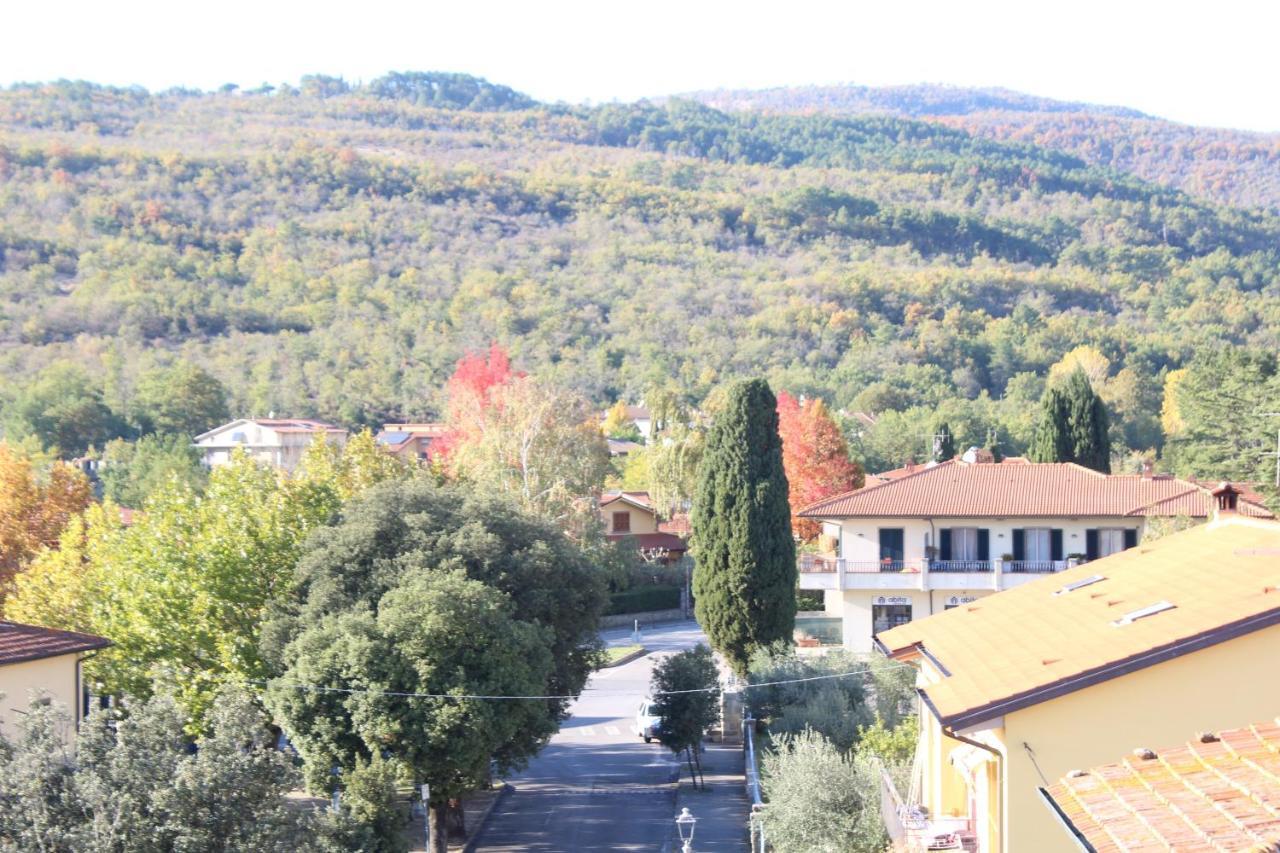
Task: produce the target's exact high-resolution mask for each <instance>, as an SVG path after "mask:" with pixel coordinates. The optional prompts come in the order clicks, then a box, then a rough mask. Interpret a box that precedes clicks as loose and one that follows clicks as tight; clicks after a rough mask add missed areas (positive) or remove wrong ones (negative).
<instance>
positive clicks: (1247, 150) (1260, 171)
mask: <svg viewBox="0 0 1280 853" xmlns="http://www.w3.org/2000/svg"><path fill="white" fill-rule="evenodd" d="M682 97H688V98H691V99H693V100H697V101H699V102H700V103H705V104H707V105H709V106H713V107H716V108H719V109H729V110H752V111H761V112H767V113H784V114H785V113H802V114H812V113H826V114H830V115H839V116H850V115H871V114H877V115H893V116H903V117H916V118H923V119H927V120H931V121H939V122H942V123H944V124H947V125H948V126H950V127H957V128H961V129H964V130H967V131H969V132H972V133H975V134H978V135H980V136H983V137H987V138H991V139H999V140H1008V141H1018V142H1028V143H1032V144H1035V145H1041V146H1045V147H1047V148H1055V149H1059V150H1061V151H1065V152H1068V153H1070V154H1074V155H1076V156H1078V157H1080V158H1081V159H1083V160H1084V161H1086V162H1088V163H1091V164H1094V165H1099V166H1106V167H1110V168H1114V169H1117V170H1120V171H1124V172H1131V173H1133V174H1135V175H1139V176H1141V177H1143V178H1146V179H1147V180H1150V181H1155V182H1158V183H1162V184H1165V185H1168V186H1171V187H1175V188H1178V189H1181V190H1184V191H1186V192H1188V193H1191V194H1193V195H1197V196H1200V197H1203V198H1207V199H1212V200H1215V201H1218V202H1223V203H1226V204H1235V205H1240V206H1246V207H1266V208H1269V209H1272V210H1275V209H1280V134H1274V133H1272V134H1266V133H1251V132H1248V131H1242V130H1229V129H1222V128H1208V127H1193V126H1190V125H1184V124H1178V123H1177V122H1172V121H1165V120H1163V119H1159V118H1154V117H1151V116H1146V115H1143V114H1142V113H1140V112H1138V111H1137V110H1131V109H1127V108H1124V107H1113V106H1101V105H1097V104H1083V103H1077V102H1069V101H1055V100H1051V99H1048V98H1037V97H1035V96H1032V95H1024V94H1022V93H1019V92H1011V91H1008V90H1006V89H968V88H961V87H954V86H930V85H915V86H887V87H880V88H877V87H870V86H794V87H782V88H774V89H759V90H715V91H706V92H694V93H690V94H689V95H685V96H682Z"/></svg>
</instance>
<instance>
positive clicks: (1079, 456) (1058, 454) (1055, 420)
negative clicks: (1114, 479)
mask: <svg viewBox="0 0 1280 853" xmlns="http://www.w3.org/2000/svg"><path fill="white" fill-rule="evenodd" d="M1108 429H1109V420H1108V417H1107V406H1106V404H1105V403H1103V402H1102V398H1101V397H1099V396H1098V395H1097V394H1096V393H1094V390H1093V386H1092V385H1090V384H1089V377H1088V376H1086V375H1085V373H1084V370H1083V369H1081V368H1077V369H1076V370H1075V371H1074V372H1073V373H1072V374H1071V375H1070V376H1069V377H1068V378H1067V380H1066V382H1065V383H1063V384H1062V385H1060V386H1053V387H1050V389H1049V390H1048V391H1047V392H1046V393H1045V396H1044V399H1043V400H1042V401H1041V409H1040V420H1039V422H1038V423H1037V425H1036V431H1035V435H1034V437H1033V438H1032V440H1031V446H1030V447H1029V448H1028V450H1027V456H1028V458H1029V459H1030V460H1031V461H1032V462H1076V463H1078V464H1080V465H1083V466H1085V467H1086V468H1092V469H1093V470H1095V471H1102V472H1103V473H1110V472H1111V439H1110V437H1109V435H1108Z"/></svg>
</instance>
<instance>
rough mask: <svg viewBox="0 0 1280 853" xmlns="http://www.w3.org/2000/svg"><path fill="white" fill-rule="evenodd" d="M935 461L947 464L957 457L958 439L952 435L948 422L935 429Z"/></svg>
mask: <svg viewBox="0 0 1280 853" xmlns="http://www.w3.org/2000/svg"><path fill="white" fill-rule="evenodd" d="M933 435H934V439H933V461H934V462H946V461H947V460H948V459H954V458H955V455H956V438H955V436H954V435H952V434H951V427H950V426H948V425H947V422H946V421H943V422H942V423H940V424H938V425H937V426H936V427H934V428H933Z"/></svg>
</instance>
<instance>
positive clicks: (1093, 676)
mask: <svg viewBox="0 0 1280 853" xmlns="http://www.w3.org/2000/svg"><path fill="white" fill-rule="evenodd" d="M1095 578H1097V579H1098V580H1096V581H1094V582H1092V583H1088V584H1087V585H1083V584H1082V585H1081V586H1079V587H1078V588H1075V589H1072V590H1070V591H1064V590H1068V588H1069V587H1070V585H1072V584H1076V583H1080V582H1084V581H1091V580H1093V579H1095ZM1165 603H1167V604H1169V605H1172V606H1171V607H1169V608H1167V609H1163V610H1162V611H1160V612H1156V613H1154V614H1153V615H1149V616H1146V617H1142V618H1136V619H1134V620H1133V621H1132V622H1130V623H1128V624H1117V622H1118V620H1120V619H1121V617H1124V616H1125V615H1126V614H1131V613H1134V612H1135V611H1140V610H1142V609H1143V608H1148V607H1152V606H1153V605H1159V604H1165ZM1275 624H1280V522H1275V521H1264V520H1260V519H1252V518H1245V517H1242V516H1238V515H1234V514H1233V515H1229V516H1224V517H1223V518H1222V519H1221V520H1219V521H1214V522H1211V523H1209V524H1206V525H1201V526H1199V527H1193V528H1191V529H1189V530H1184V531H1182V532H1181V533H1175V534H1172V535H1170V536H1166V537H1164V538H1163V539H1157V540H1155V541H1153V542H1144V543H1142V544H1141V545H1139V546H1138V547H1136V548H1130V549H1128V550H1127V551H1122V552H1120V553H1119V554H1114V555H1112V556H1110V557H1106V558H1104V559H1101V560H1094V561H1093V562H1090V563H1086V564H1084V565H1081V566H1077V567H1075V568H1072V569H1068V570H1066V571H1064V572H1059V573H1057V574H1055V575H1049V576H1046V577H1043V578H1040V579H1037V580H1034V581H1031V582H1030V583H1027V584H1025V585H1023V586H1020V587H1016V588H1014V589H1010V590H1005V591H1004V592H1001V593H999V594H997V595H993V596H989V597H987V598H981V599H979V600H977V601H975V602H973V603H971V604H966V605H961V606H960V607H956V608H954V609H951V610H948V611H945V612H943V613H938V614H935V615H933V616H928V617H926V618H923V619H919V620H916V621H913V622H910V623H908V624H906V625H903V626H901V627H898V628H894V629H892V630H890V631H886V632H884V633H882V634H878V635H877V636H876V644H877V646H878V647H879V648H880V649H881V650H882V651H884V652H886V653H888V654H891V655H893V656H895V657H903V658H907V657H914V656H917V655H919V654H926V655H927V656H928V657H929V658H930V659H931V660H933V661H936V662H937V664H938V665H940V668H943V669H945V671H946V673H949V674H944V677H942V678H941V679H940V680H939V681H937V682H936V683H935V684H932V685H930V686H928V687H926V688H924V690H923V691H922V692H923V696H924V698H925V701H926V703H927V704H928V705H929V706H930V708H931V709H932V711H933V713H934V714H935V716H937V717H938V719H939V720H941V721H942V722H944V723H946V724H948V725H953V726H967V725H972V724H975V723H979V722H981V721H983V720H987V719H991V718H993V717H998V716H1000V715H1001V714H1004V713H1009V712H1011V711H1015V710H1017V709H1019V708H1024V707H1028V706H1031V705H1035V704H1038V703H1040V702H1044V701H1047V700H1049V699H1052V698H1054V697H1056V696H1059V695H1062V694H1064V693H1069V692H1072V691H1074V690H1079V689H1081V688H1084V687H1087V686H1089V685H1090V684H1094V683H1097V682H1099V681H1104V680H1107V679H1110V678H1115V677H1117V676H1120V675H1123V674H1125V673H1127V672H1131V671H1133V670H1134V669H1139V668H1141V667H1145V666H1151V665H1153V664H1156V663H1159V662H1160V661H1162V660H1166V659H1168V658H1170V657H1174V656H1177V655H1181V654H1187V653H1190V652H1192V651H1195V650H1196V649H1198V648H1203V647H1204V646H1207V645H1211V644H1213V643H1217V642H1222V641H1223V640H1226V639H1229V638H1230V637H1233V636H1238V635H1240V634H1244V633H1248V632H1250V631H1255V630H1259V629H1261V628H1264V627H1267V626H1270V625H1275Z"/></svg>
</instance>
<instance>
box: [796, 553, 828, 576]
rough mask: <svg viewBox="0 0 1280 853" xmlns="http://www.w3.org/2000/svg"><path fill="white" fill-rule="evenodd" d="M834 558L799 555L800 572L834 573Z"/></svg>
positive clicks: (820, 555) (817, 555)
mask: <svg viewBox="0 0 1280 853" xmlns="http://www.w3.org/2000/svg"><path fill="white" fill-rule="evenodd" d="M836 562H837V561H836V558H835V557H828V556H826V555H825V554H801V555H800V571H802V572H834V571H837V567H836Z"/></svg>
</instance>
